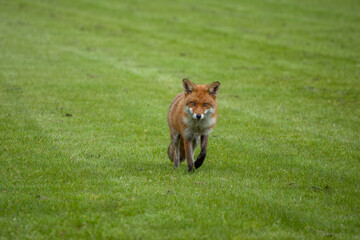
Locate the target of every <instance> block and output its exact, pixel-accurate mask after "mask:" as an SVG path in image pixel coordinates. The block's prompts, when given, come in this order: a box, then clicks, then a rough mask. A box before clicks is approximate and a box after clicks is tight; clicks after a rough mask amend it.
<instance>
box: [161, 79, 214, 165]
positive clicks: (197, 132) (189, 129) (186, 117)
mask: <svg viewBox="0 0 360 240" xmlns="http://www.w3.org/2000/svg"><path fill="white" fill-rule="evenodd" d="M183 89H184V91H183V92H181V93H179V94H178V95H176V97H175V98H174V99H173V101H172V102H171V105H170V107H169V110H168V114H167V120H168V125H169V129H170V137H171V142H170V145H169V147H168V151H167V152H168V157H169V159H170V160H171V161H172V162H173V163H174V169H176V168H177V167H178V166H179V165H180V163H181V162H183V161H184V160H185V158H186V160H187V168H188V171H189V172H194V171H195V169H197V168H199V167H200V166H201V165H202V164H203V162H204V160H205V157H206V151H207V145H208V139H209V134H210V133H211V132H212V130H213V128H214V127H215V125H216V121H217V109H218V108H217V101H216V97H217V95H218V92H219V89H220V82H218V81H216V82H213V83H211V84H208V85H196V84H195V83H193V82H192V81H190V80H189V79H187V78H184V79H183ZM199 143H200V146H201V150H200V153H199V155H198V156H197V158H196V161H195V163H194V150H195V149H196V147H197V146H198V145H199Z"/></svg>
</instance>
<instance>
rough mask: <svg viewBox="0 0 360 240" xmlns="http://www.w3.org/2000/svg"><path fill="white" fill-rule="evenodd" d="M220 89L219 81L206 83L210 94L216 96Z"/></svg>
mask: <svg viewBox="0 0 360 240" xmlns="http://www.w3.org/2000/svg"><path fill="white" fill-rule="evenodd" d="M219 89H220V82H218V81H216V82H213V83H211V84H209V85H207V90H208V91H209V94H210V95H211V96H214V97H216V96H217V94H218V92H219Z"/></svg>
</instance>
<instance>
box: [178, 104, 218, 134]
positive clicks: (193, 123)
mask: <svg viewBox="0 0 360 240" xmlns="http://www.w3.org/2000/svg"><path fill="white" fill-rule="evenodd" d="M185 113H186V117H184V118H183V122H184V123H185V125H186V126H187V128H186V130H185V138H186V139H188V140H191V139H194V138H197V137H198V136H200V135H209V134H210V133H211V131H212V126H213V125H214V124H215V123H216V117H213V114H214V113H215V109H214V108H210V109H206V110H205V113H204V114H203V115H202V116H201V119H200V120H198V119H197V118H196V115H195V114H194V113H193V110H192V108H190V107H187V106H185Z"/></svg>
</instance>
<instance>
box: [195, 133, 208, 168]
mask: <svg viewBox="0 0 360 240" xmlns="http://www.w3.org/2000/svg"><path fill="white" fill-rule="evenodd" d="M208 139H209V135H201V151H200V153H199V156H197V158H196V161H195V168H199V167H201V165H202V164H203V162H204V160H205V157H206V149H207V144H208Z"/></svg>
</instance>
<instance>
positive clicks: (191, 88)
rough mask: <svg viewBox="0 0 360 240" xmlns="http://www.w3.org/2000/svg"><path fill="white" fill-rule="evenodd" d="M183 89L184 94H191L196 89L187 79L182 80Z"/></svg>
mask: <svg viewBox="0 0 360 240" xmlns="http://www.w3.org/2000/svg"><path fill="white" fill-rule="evenodd" d="M183 87H184V92H185V93H186V94H189V93H192V91H194V89H195V88H196V86H195V84H194V83H193V82H192V81H190V80H189V79H187V78H184V79H183Z"/></svg>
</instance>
